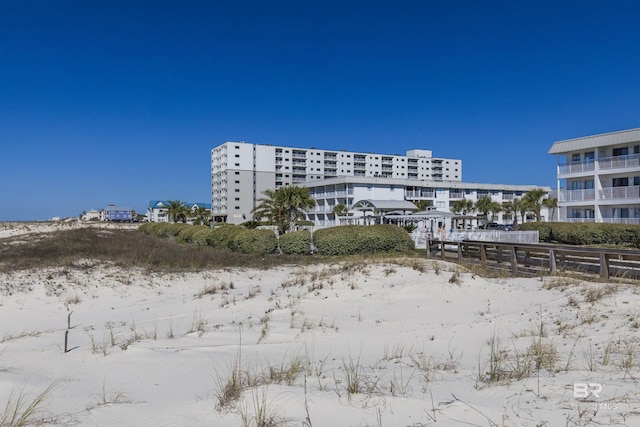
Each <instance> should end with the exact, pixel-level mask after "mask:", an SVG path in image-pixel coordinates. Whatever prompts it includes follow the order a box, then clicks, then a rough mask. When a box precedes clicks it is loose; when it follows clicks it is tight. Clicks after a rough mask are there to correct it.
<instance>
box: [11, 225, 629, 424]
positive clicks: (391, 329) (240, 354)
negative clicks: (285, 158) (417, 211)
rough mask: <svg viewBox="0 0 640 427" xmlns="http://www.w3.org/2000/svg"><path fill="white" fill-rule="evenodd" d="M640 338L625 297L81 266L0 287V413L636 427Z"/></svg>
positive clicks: (432, 273) (385, 270)
mask: <svg viewBox="0 0 640 427" xmlns="http://www.w3.org/2000/svg"><path fill="white" fill-rule="evenodd" d="M27 232H33V229H29V230H27ZM18 234H19V233H16V232H15V230H14V231H12V232H11V233H9V231H7V230H3V232H2V234H0V238H6V237H9V236H13V237H14V238H15V236H16V235H18ZM639 327H640V300H639V298H638V290H637V284H629V283H618V282H612V283H606V284H605V283H591V282H584V281H579V280H575V279H571V278H567V277H537V278H527V279H522V278H483V277H481V276H479V275H475V274H472V273H471V272H469V271H466V270H465V269H463V268H462V267H460V266H458V265H456V264H452V263H444V262H439V261H434V260H426V259H419V258H395V259H392V258H390V259H389V260H387V261H376V262H375V263H368V262H362V261H358V262H348V261H346V262H341V263H334V264H323V265H314V266H304V267H300V266H295V265H292V266H286V267H278V268H273V269H268V270H263V269H222V270H211V271H202V272H198V273H173V274H157V273H148V272H146V271H143V270H135V269H134V270H131V269H128V270H123V269H120V268H116V267H113V266H110V265H108V264H105V263H98V262H96V261H93V260H89V259H87V260H84V261H81V262H78V263H76V264H74V265H64V266H59V267H55V268H41V269H32V270H24V271H16V272H0V411H2V410H3V409H4V408H9V409H10V408H12V403H15V402H19V399H22V402H23V404H24V403H25V402H26V403H27V404H28V403H30V402H31V401H32V400H33V399H34V398H36V397H37V395H38V394H39V393H41V392H42V391H43V390H45V389H46V388H47V387H49V386H53V387H52V389H51V390H50V391H49V392H48V393H47V395H46V396H45V399H44V400H43V402H42V403H41V404H40V405H38V407H37V410H36V411H34V414H33V417H34V418H33V419H36V420H39V421H41V422H42V423H43V424H45V425H83V426H84V425H87V426H116V425H117V426H205V425H206V426H212V425H213V426H251V425H253V426H267V425H273V426H275V425H278V426H280V425H290V426H305V425H306V426H316V427H317V426H427V425H437V426H440V425H441V426H449V425H451V426H467V425H474V426H542V425H547V426H581V425H627V426H631V425H640V409H639V408H640V391H639V389H638V357H639V353H638V351H639V348H640V347H639V341H640V338H639V335H638V328H639ZM65 336H66V338H67V344H66V350H67V351H66V352H65ZM14 406H15V405H14ZM23 406H24V405H23ZM18 409H19V408H18ZM16 412H17V411H16ZM6 415H7V409H4V415H3V416H5V417H6ZM1 419H2V418H0V420H1ZM3 425H4V424H3ZM6 425H12V424H10V423H8V422H7V424H6Z"/></svg>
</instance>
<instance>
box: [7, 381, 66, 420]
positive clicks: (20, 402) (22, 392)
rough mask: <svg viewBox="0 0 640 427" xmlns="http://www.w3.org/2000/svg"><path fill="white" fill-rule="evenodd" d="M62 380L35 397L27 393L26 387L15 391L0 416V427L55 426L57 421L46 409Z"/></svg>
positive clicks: (10, 395)
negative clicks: (48, 401)
mask: <svg viewBox="0 0 640 427" xmlns="http://www.w3.org/2000/svg"><path fill="white" fill-rule="evenodd" d="M60 384H61V380H57V381H54V382H53V383H51V384H50V385H49V386H47V387H46V388H45V389H44V390H42V391H41V392H40V393H39V394H37V395H35V397H31V395H30V394H29V393H28V392H27V391H26V386H22V387H18V388H16V389H13V390H12V391H11V393H10V394H9V398H8V399H7V402H6V403H5V406H4V410H3V411H2V414H1V415H0V426H2V427H23V426H42V425H50V424H53V423H54V422H55V420H56V417H55V416H52V415H51V414H50V413H49V411H48V410H46V409H45V408H44V406H45V404H46V402H47V400H49V398H50V397H51V395H52V394H53V392H54V391H55V390H56V389H57V388H58V387H59V386H60Z"/></svg>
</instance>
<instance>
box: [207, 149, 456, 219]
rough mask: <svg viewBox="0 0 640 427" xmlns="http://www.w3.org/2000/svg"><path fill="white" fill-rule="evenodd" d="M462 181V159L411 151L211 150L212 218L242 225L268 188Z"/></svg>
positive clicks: (423, 151)
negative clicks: (328, 182) (357, 181)
mask: <svg viewBox="0 0 640 427" xmlns="http://www.w3.org/2000/svg"><path fill="white" fill-rule="evenodd" d="M342 176H347V177H361V178H369V179H385V178H386V179H402V180H417V181H420V180H424V181H430V182H460V181H462V161H461V160H457V159H444V158H437V157H433V156H432V152H431V150H410V151H407V153H406V155H405V156H402V155H399V154H394V155H388V154H376V153H358V152H353V151H336V150H319V149H316V148H295V147H281V146H273V145H259V144H251V143H246V142H226V143H224V144H222V145H219V146H217V147H215V148H214V149H212V150H211V207H212V216H213V217H217V218H221V219H226V221H228V222H231V223H240V222H244V221H246V220H249V219H251V211H252V210H253V209H254V208H255V207H256V205H257V204H259V201H258V199H260V198H262V197H264V195H263V192H264V191H265V190H268V189H271V190H274V189H278V188H280V187H282V186H286V185H302V184H303V183H307V182H312V181H318V180H324V179H330V178H334V177H342Z"/></svg>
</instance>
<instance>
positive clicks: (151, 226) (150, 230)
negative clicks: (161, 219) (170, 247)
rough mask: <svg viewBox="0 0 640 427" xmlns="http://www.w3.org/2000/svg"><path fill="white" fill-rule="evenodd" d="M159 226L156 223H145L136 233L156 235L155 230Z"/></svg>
mask: <svg viewBox="0 0 640 427" xmlns="http://www.w3.org/2000/svg"><path fill="white" fill-rule="evenodd" d="M159 226H160V223H158V222H145V223H144V224H142V225H140V226H139V227H138V231H142V232H143V233H144V234H153V235H155V234H156V229H157V228H158V227H159Z"/></svg>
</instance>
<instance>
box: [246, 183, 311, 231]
mask: <svg viewBox="0 0 640 427" xmlns="http://www.w3.org/2000/svg"><path fill="white" fill-rule="evenodd" d="M263 194H264V195H265V196H266V197H265V198H262V199H260V204H259V205H258V206H256V208H255V209H254V210H253V216H254V218H256V219H261V218H265V217H266V218H268V219H269V220H270V221H272V222H273V223H275V224H276V225H277V226H278V232H280V234H283V233H285V232H286V231H287V230H293V229H295V228H296V224H297V223H298V221H299V220H301V219H303V218H304V214H303V211H304V210H307V209H311V208H313V207H314V206H315V205H316V201H315V200H314V199H313V198H312V197H311V194H310V193H309V190H308V189H307V188H302V187H296V186H290V187H280V188H279V189H277V190H266V191H264V192H263Z"/></svg>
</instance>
